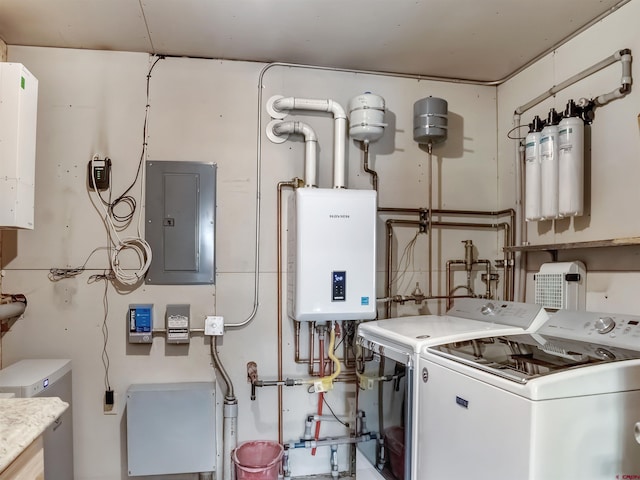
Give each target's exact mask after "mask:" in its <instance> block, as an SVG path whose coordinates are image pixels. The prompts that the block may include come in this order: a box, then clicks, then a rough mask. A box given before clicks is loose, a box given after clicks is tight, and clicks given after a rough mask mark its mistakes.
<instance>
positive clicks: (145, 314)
mask: <svg viewBox="0 0 640 480" xmlns="http://www.w3.org/2000/svg"><path fill="white" fill-rule="evenodd" d="M127 322H128V324H129V343H151V342H152V341H153V305H152V304H131V305H129V313H128V315H127Z"/></svg>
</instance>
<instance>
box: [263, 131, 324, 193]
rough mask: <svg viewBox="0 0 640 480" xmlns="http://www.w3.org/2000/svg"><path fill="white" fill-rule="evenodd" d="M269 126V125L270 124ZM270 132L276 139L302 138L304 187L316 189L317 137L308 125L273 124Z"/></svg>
mask: <svg viewBox="0 0 640 480" xmlns="http://www.w3.org/2000/svg"><path fill="white" fill-rule="evenodd" d="M270 125H271V124H270ZM271 131H272V132H273V134H274V135H276V136H278V137H282V136H288V135H290V134H299V135H302V136H303V137H304V186H305V187H317V186H318V181H317V179H316V176H317V171H318V168H317V163H318V160H317V156H318V136H317V135H316V132H315V131H314V130H313V128H311V126H310V125H308V124H306V123H304V122H298V121H295V122H275V123H273V125H272V126H271Z"/></svg>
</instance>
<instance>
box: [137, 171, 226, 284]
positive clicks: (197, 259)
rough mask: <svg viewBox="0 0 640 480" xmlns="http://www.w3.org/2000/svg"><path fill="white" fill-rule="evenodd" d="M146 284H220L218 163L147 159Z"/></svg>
mask: <svg viewBox="0 0 640 480" xmlns="http://www.w3.org/2000/svg"><path fill="white" fill-rule="evenodd" d="M146 179H147V180H146V193H145V196H146V205H145V216H146V231H145V238H146V240H147V242H148V243H149V245H151V251H152V259H151V266H150V267H149V271H148V272H147V277H146V279H145V280H146V283H147V284H152V285H198V284H213V283H215V281H214V279H215V255H214V249H215V235H214V233H215V204H216V165H215V164H212V163H199V162H174V161H148V162H146Z"/></svg>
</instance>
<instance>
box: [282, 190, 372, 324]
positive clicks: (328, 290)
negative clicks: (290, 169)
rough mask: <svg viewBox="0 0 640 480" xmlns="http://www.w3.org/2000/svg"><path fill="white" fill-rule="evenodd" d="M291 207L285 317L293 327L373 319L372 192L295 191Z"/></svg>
mask: <svg viewBox="0 0 640 480" xmlns="http://www.w3.org/2000/svg"><path fill="white" fill-rule="evenodd" d="M292 202H293V203H292V204H291V205H290V208H289V236H288V240H287V249H288V303H287V304H288V314H289V316H290V317H291V318H293V319H295V320H298V321H322V320H368V319H373V318H375V317H376V283H375V277H376V266H375V257H376V217H377V212H376V207H377V205H376V204H377V197H376V192H375V191H373V190H348V189H322V188H299V189H297V190H296V192H295V194H294V196H293V200H292Z"/></svg>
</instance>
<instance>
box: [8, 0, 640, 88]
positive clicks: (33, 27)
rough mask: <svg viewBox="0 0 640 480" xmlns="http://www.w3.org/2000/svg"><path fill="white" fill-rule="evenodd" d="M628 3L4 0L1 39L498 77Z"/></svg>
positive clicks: (554, 0)
mask: <svg viewBox="0 0 640 480" xmlns="http://www.w3.org/2000/svg"><path fill="white" fill-rule="evenodd" d="M626 1H630V0H626ZM626 1H620V0H535V1H525V0H0V38H2V39H3V40H4V41H5V42H6V43H7V44H8V45H31V46H45V47H63V48H82V49H97V50H121V51H131V52H149V53H156V54H163V55H175V56H189V57H203V58H217V59H234V60H248V61H258V62H266V63H269V62H288V63H303V64H309V65H321V66H328V67H338V68H349V69H358V70H371V71H378V72H395V73H407V74H416V75H425V76H437V77H447V78H460V79H469V80H479V81H492V80H499V79H503V78H505V77H507V76H509V75H510V74H513V73H514V72H515V71H518V70H519V69H520V68H521V67H523V66H524V65H526V64H527V63H529V62H530V61H532V60H533V59H535V58H537V57H539V56H540V55H541V54H544V53H545V52H548V51H549V49H551V48H553V47H554V46H556V45H557V44H558V43H560V42H562V41H563V40H565V39H566V38H567V37H570V36H571V35H573V34H574V33H576V32H577V31H580V30H581V29H582V28H583V27H584V26H585V25H587V24H589V23H590V22H592V21H593V20H594V19H598V18H601V17H602V15H604V14H606V13H608V12H611V11H613V10H615V9H616V8H619V7H620V6H621V5H622V4H624V3H626ZM636 1H637V0H636Z"/></svg>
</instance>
